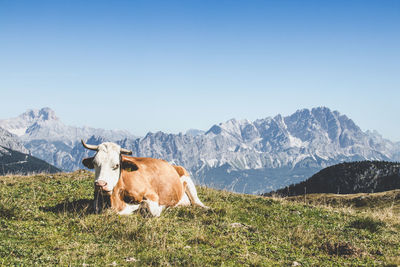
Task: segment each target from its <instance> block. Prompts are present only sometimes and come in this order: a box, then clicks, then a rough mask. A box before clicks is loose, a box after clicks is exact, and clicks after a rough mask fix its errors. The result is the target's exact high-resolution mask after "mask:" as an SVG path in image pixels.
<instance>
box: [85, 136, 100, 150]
mask: <svg viewBox="0 0 400 267" xmlns="http://www.w3.org/2000/svg"><path fill="white" fill-rule="evenodd" d="M81 142H82V145H83V146H84V147H85V148H87V149H90V150H95V151H97V150H98V149H99V146H95V145H88V144H86V143H85V142H84V141H83V139H81Z"/></svg>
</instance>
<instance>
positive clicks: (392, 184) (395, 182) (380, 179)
mask: <svg viewBox="0 0 400 267" xmlns="http://www.w3.org/2000/svg"><path fill="white" fill-rule="evenodd" d="M399 188H400V163H394V162H386V161H359V162H350V163H341V164H337V165H334V166H331V167H328V168H325V169H323V170H321V171H319V172H318V173H316V174H315V175H313V176H312V177H311V178H309V179H307V180H306V181H304V182H301V183H298V184H292V185H290V186H287V187H285V188H283V189H279V190H276V191H274V192H270V193H268V194H267V195H273V194H277V195H281V196H296V195H303V194H311V193H334V194H353V193H374V192H383V191H388V190H393V189H399Z"/></svg>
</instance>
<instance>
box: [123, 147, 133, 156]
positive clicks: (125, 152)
mask: <svg viewBox="0 0 400 267" xmlns="http://www.w3.org/2000/svg"><path fill="white" fill-rule="evenodd" d="M120 152H121V153H122V154H128V155H132V151H131V150H128V149H125V148H122V147H121V150H120Z"/></svg>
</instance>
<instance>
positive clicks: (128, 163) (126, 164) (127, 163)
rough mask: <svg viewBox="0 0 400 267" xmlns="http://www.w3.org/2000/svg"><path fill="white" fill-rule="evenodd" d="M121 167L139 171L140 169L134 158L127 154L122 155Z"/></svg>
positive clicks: (129, 170) (130, 170)
mask: <svg viewBox="0 0 400 267" xmlns="http://www.w3.org/2000/svg"><path fill="white" fill-rule="evenodd" d="M121 168H122V169H123V170H125V171H128V172H133V171H137V170H138V169H139V167H138V166H137V165H136V163H135V162H134V161H133V160H131V159H130V158H129V157H125V156H122V158H121Z"/></svg>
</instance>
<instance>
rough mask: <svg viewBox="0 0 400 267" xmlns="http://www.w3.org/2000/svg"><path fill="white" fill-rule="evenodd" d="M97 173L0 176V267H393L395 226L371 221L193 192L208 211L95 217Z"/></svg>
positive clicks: (399, 228) (348, 213)
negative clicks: (161, 266) (44, 266)
mask: <svg viewBox="0 0 400 267" xmlns="http://www.w3.org/2000/svg"><path fill="white" fill-rule="evenodd" d="M92 175H93V174H91V173H89V172H84V171H79V172H75V173H72V174H53V175H33V176H26V177H24V176H5V177H0V265H29V266H30V265H33V264H36V265H64V266H66V265H72V266H88V265H89V266H106V265H110V266H111V265H137V266H143V265H175V266H176V265H179V266H182V265H194V266H215V265H217V266H219V265H224V266H237V265H247V266H272V265H278V266H285V265H286V266H291V265H292V264H293V262H298V263H300V264H301V265H302V266H313V265H314V266H316V265H319V266H331V265H333V266H342V265H346V264H348V265H356V266H360V265H361V266H363V265H364V266H371V265H379V266H381V265H385V264H386V265H390V264H399V261H400V259H399V255H400V224H399V222H398V221H396V220H393V219H387V218H386V217H375V216H374V214H375V213H365V211H363V212H357V211H356V212H354V210H346V209H342V208H332V207H325V206H315V205H309V204H304V203H301V201H300V202H291V201H286V200H283V199H272V198H264V197H257V196H250V195H241V194H233V193H229V192H225V191H217V190H212V189H208V188H199V189H198V191H199V195H200V198H201V199H202V200H203V202H204V203H205V204H206V205H208V206H210V207H211V209H210V210H203V209H201V208H196V207H182V208H173V209H168V210H166V211H164V212H163V214H162V215H161V217H160V218H142V217H141V216H140V215H138V214H133V215H130V216H119V215H117V214H115V213H113V212H112V211H110V210H107V211H106V212H104V213H102V214H99V215H96V214H92V213H91V209H90V206H91V203H92V198H93V189H92V183H93V180H92V179H93V177H92Z"/></svg>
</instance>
